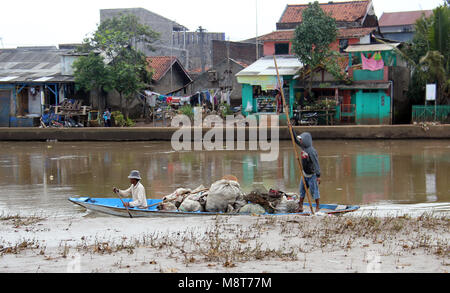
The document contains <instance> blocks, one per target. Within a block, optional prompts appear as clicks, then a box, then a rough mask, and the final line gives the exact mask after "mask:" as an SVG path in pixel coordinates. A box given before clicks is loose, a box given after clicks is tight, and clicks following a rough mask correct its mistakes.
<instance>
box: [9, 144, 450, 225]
mask: <svg viewBox="0 0 450 293" xmlns="http://www.w3.org/2000/svg"><path fill="white" fill-rule="evenodd" d="M314 145H315V148H316V149H317V151H318V153H319V160H320V165H321V169H322V184H321V185H320V192H321V203H339V204H353V205H361V206H362V207H363V208H365V209H373V208H374V207H376V208H378V209H388V210H396V209H401V210H408V209H420V210H430V209H433V210H434V209H435V210H439V211H443V212H445V213H447V212H448V211H450V185H449V176H450V141H449V140H414V141H412V140H407V141H397V140H395V141H379V140H374V141H367V140H364V141H362V140H321V141H316V142H315V143H314ZM0 150H1V151H0V213H3V214H12V213H13V214H16V213H28V214H39V213H43V214H46V215H56V216H58V215H62V216H72V215H80V214H82V213H83V210H82V209H81V208H79V207H76V206H74V205H73V204H71V203H70V202H69V201H68V200H67V199H68V198H69V197H71V196H90V197H114V196H115V195H114V194H113V193H112V188H113V186H116V187H119V188H121V189H125V188H128V187H129V179H127V176H128V174H129V172H130V171H131V170H134V169H136V170H139V171H140V172H141V176H142V177H143V180H142V183H143V184H144V186H145V187H146V191H147V196H148V197H149V198H161V197H162V196H164V195H166V194H170V193H172V192H173V191H174V190H175V189H177V188H179V187H188V188H196V187H197V186H199V185H201V184H203V185H204V186H206V187H209V186H210V184H211V183H213V182H215V181H216V180H219V179H221V177H222V176H224V175H227V174H233V175H235V176H236V177H237V178H239V181H240V183H241V186H242V188H243V190H244V191H246V192H250V191H251V190H252V188H254V186H255V185H254V183H255V182H260V183H259V184H263V185H264V186H265V187H266V188H276V189H280V190H283V191H286V192H296V193H298V187H299V176H300V174H299V172H298V169H297V166H296V160H295V156H294V152H293V151H292V144H291V142H289V141H285V142H280V147H279V155H278V159H277V160H275V161H272V162H263V161H261V157H260V152H258V151H195V152H194V151H192V152H175V151H173V150H172V147H171V144H170V142H47V143H44V142H20V143H18V142H0Z"/></svg>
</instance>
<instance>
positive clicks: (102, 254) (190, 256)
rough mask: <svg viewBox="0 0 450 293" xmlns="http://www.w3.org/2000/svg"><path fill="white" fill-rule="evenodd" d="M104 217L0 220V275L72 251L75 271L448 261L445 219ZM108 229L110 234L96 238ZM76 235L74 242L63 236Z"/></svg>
mask: <svg viewBox="0 0 450 293" xmlns="http://www.w3.org/2000/svg"><path fill="white" fill-rule="evenodd" d="M104 219H105V218H99V219H97V222H98V221H102V223H101V224H98V226H96V227H89V225H88V224H89V223H87V224H86V223H84V222H85V221H87V220H86V219H73V220H70V221H69V223H68V221H67V220H65V221H63V220H58V225H55V224H54V220H48V219H43V218H40V217H20V216H2V217H0V230H1V231H2V234H3V233H5V232H6V234H4V235H11V234H12V235H14V233H15V234H17V235H20V237H19V236H17V237H13V238H14V239H15V240H11V239H12V238H10V240H6V239H4V238H3V237H2V236H0V271H16V270H18V269H19V267H20V266H21V265H23V266H26V269H29V270H33V269H34V271H54V270H59V271H61V269H63V270H65V269H66V268H65V266H67V263H68V262H70V261H73V258H74V256H75V255H77V256H79V257H80V258H81V263H82V264H81V271H87V272H119V271H124V270H125V271H127V270H128V271H132V272H134V271H137V272H140V271H142V272H146V271H150V272H152V271H155V272H167V271H169V272H208V271H214V272H220V271H227V272H228V271H230V272H238V271H242V272H246V271H252V272H263V271H266V272H272V271H274V272H283V271H286V270H287V271H291V272H300V271H306V272H307V271H318V272H320V271H327V272H329V271H333V270H334V269H335V270H336V271H339V272H348V271H350V272H357V271H360V272H364V270H365V267H367V265H368V264H369V263H370V261H371V259H370V257H369V255H373V254H375V255H377V257H378V258H379V259H384V263H385V264H386V265H381V270H383V267H384V266H387V264H389V270H391V271H392V270H394V271H395V269H398V268H399V266H400V267H401V268H403V269H405V268H406V269H408V270H410V271H423V270H425V271H430V272H435V271H438V272H446V271H447V268H448V265H449V263H450V261H449V246H448V243H449V235H450V233H449V231H450V230H449V223H450V222H449V219H448V217H447V216H442V217H431V216H429V215H426V214H424V215H422V216H420V217H414V218H413V217H408V216H403V217H374V216H362V217H355V216H341V217H335V216H325V217H295V216H278V217H274V216H255V217H251V216H244V217H208V218H207V219H206V218H202V219H199V218H186V219H177V220H175V219H166V222H164V221H163V220H161V219H159V220H158V225H155V229H152V231H149V229H147V230H144V229H139V228H136V227H138V225H137V224H139V223H140V224H141V225H142V224H143V223H148V221H152V220H151V219H139V220H136V221H139V222H133V224H131V223H130V220H129V219H121V218H120V219H118V218H112V219H110V218H107V219H108V220H107V221H104ZM243 219H245V220H243ZM89 221H95V220H93V219H90V220H89ZM181 221H182V222H187V223H188V224H186V223H184V226H180V228H179V229H176V228H175V229H172V231H167V230H166V229H165V228H164V225H175V227H176V225H177V223H181ZM63 223H64V224H63ZM164 223H165V224H164ZM130 224H131V225H137V226H135V227H134V229H133V231H131V232H129V233H121V232H120V230H122V229H125V230H126V229H127V227H128V226H129V225H130ZM111 225H113V226H115V227H116V228H115V230H112V231H113V232H111V233H105V235H104V236H101V235H100V232H105V230H106V229H108V231H109V228H108V227H110V226H111ZM72 226H76V227H72ZM146 227H148V226H146ZM77 229H78V230H77ZM72 230H73V231H72ZM24 232H27V233H24ZM76 232H79V233H82V234H79V233H78V235H82V236H80V237H78V238H77V239H75V238H73V236H74V233H76ZM45 233H50V234H48V235H55V237H56V238H57V236H56V235H57V234H58V235H61V234H64V233H67V235H68V236H70V237H72V238H71V239H62V238H61V239H60V240H59V242H58V243H59V244H58V245H51V244H49V242H50V241H49V239H48V240H47V239H42V237H44V238H45V237H48V236H45V235H47V234H45ZM31 235H32V236H31ZM348 259H349V260H350V263H349V262H348V261H347V260H348ZM401 259H407V263H402V261H401ZM50 264H51V265H50ZM108 264H109V265H108ZM424 265H425V267H424ZM386 269H387V268H386Z"/></svg>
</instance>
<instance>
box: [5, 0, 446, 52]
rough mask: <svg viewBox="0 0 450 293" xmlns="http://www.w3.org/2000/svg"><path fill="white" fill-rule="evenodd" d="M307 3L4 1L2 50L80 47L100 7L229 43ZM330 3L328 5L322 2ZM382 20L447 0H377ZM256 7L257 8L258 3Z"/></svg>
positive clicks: (272, 27)
mask: <svg viewBox="0 0 450 293" xmlns="http://www.w3.org/2000/svg"><path fill="white" fill-rule="evenodd" d="M309 2H311V1H308V0H307V1H304V0H226V1H223V0H222V1H217V0H190V1H188V0H163V1H161V0H157V1H155V0H78V1H76V0H75V1H66V0H2V1H1V4H0V11H1V17H0V38H2V40H1V41H0V48H1V47H4V48H14V47H16V46H31V45H58V44H61V43H80V42H81V41H82V40H83V38H84V36H86V35H87V34H88V33H91V32H93V31H95V29H96V26H97V24H98V23H99V21H100V12H99V10H100V9H103V8H130V7H142V8H145V9H148V10H150V11H153V12H155V13H158V14H160V15H162V16H164V17H166V18H169V19H172V20H175V21H176V22H178V23H179V24H182V25H184V26H186V27H187V28H189V29H190V30H192V31H194V30H196V29H197V28H198V27H199V26H202V27H204V28H206V29H207V31H209V32H225V33H226V37H227V38H229V39H230V40H231V41H238V40H243V39H248V38H253V37H254V36H255V35H256V9H255V8H256V6H257V8H258V9H257V11H258V34H259V35H262V34H265V33H269V32H271V31H273V30H275V24H276V22H277V21H278V20H279V18H280V16H281V14H282V13H283V10H284V8H285V7H286V5H287V4H305V3H309ZM319 2H328V1H322V0H321V1H319ZM373 2H374V6H375V10H376V13H377V16H378V17H381V15H382V14H383V12H395V11H410V10H422V9H433V8H435V7H437V6H438V5H440V4H441V3H443V2H444V0H374V1H373ZM256 3H257V5H256Z"/></svg>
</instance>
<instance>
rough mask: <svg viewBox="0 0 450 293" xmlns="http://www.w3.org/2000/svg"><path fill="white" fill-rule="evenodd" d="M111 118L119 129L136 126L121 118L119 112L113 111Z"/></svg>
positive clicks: (131, 121)
mask: <svg viewBox="0 0 450 293" xmlns="http://www.w3.org/2000/svg"><path fill="white" fill-rule="evenodd" d="M111 116H112V117H113V119H114V125H115V126H119V127H133V126H135V125H136V123H135V122H134V121H133V120H132V119H130V118H127V119H125V117H124V116H123V114H122V113H121V112H120V111H114V112H112V113H111Z"/></svg>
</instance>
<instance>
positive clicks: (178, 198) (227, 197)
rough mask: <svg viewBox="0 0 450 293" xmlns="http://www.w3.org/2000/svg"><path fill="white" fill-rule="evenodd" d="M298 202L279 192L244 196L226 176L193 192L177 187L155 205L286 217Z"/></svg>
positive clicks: (235, 183) (230, 178) (294, 209)
mask: <svg viewBox="0 0 450 293" xmlns="http://www.w3.org/2000/svg"><path fill="white" fill-rule="evenodd" d="M297 208H298V201H295V200H290V197H289V196H288V195H287V194H285V193H283V192H279V191H275V190H270V191H269V192H268V193H267V194H265V193H261V192H258V191H254V192H252V193H250V194H248V195H246V194H245V193H244V192H243V191H242V189H241V186H240V184H239V182H238V180H237V178H236V177H235V176H232V175H228V176H225V177H223V178H222V179H221V180H219V181H217V182H215V183H213V184H212V185H211V187H210V188H209V189H208V188H205V187H204V186H203V185H201V186H199V187H197V188H196V189H194V190H191V189H187V188H179V189H177V190H176V191H175V192H174V193H172V194H170V195H167V196H166V197H164V198H163V202H162V203H161V204H160V205H159V206H158V209H159V210H161V211H177V210H178V211H180V212H211V213H240V214H265V213H269V214H274V213H276V214H286V213H295V212H296V210H297Z"/></svg>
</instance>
